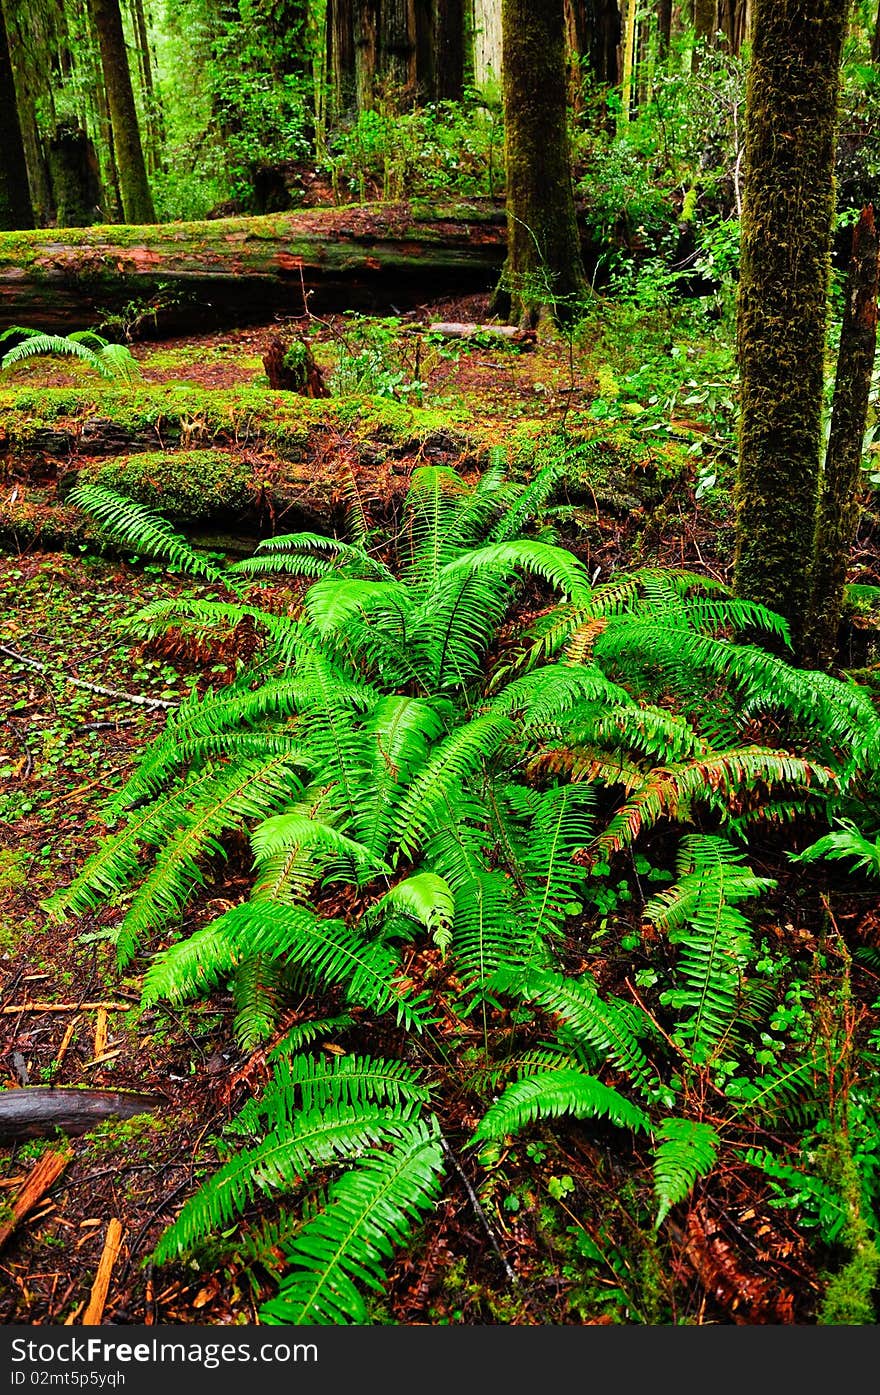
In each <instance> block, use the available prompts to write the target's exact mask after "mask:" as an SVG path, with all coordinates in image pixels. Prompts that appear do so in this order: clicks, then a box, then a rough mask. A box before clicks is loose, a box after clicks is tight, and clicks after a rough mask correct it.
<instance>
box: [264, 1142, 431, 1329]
mask: <svg viewBox="0 0 880 1395" xmlns="http://www.w3.org/2000/svg"><path fill="white" fill-rule="evenodd" d="M442 1169H443V1151H442V1148H441V1145H440V1136H439V1131H438V1128H437V1125H436V1123H435V1122H431V1123H426V1122H418V1123H413V1124H411V1125H410V1126H409V1127H407V1128H406V1129H404V1130H402V1131H401V1136H400V1138H399V1139H398V1140H396V1141H395V1142H394V1143H392V1144H391V1145H390V1147H389V1148H388V1150H387V1151H379V1150H373V1151H370V1152H367V1153H366V1154H365V1155H364V1156H363V1158H362V1159H361V1161H360V1164H359V1166H358V1167H357V1168H356V1169H353V1170H352V1171H350V1172H347V1173H346V1174H345V1175H344V1176H343V1177H342V1178H340V1179H339V1181H337V1182H336V1183H334V1184H333V1185H332V1186H331V1188H330V1192H329V1195H328V1199H327V1204H326V1206H325V1208H324V1209H323V1210H322V1211H321V1213H320V1214H319V1215H317V1216H315V1217H314V1218H313V1219H311V1220H309V1221H307V1222H306V1223H305V1224H304V1225H303V1226H302V1228H301V1229H300V1231H299V1233H298V1234H297V1236H296V1238H295V1239H294V1240H293V1241H292V1243H291V1244H290V1245H289V1246H288V1248H287V1254H286V1258H287V1261H288V1263H289V1264H290V1265H291V1266H292V1267H291V1272H290V1273H288V1274H287V1275H286V1277H285V1278H284V1279H283V1280H282V1283H281V1286H280V1288H279V1291H278V1295H277V1297H275V1298H272V1299H270V1300H269V1301H268V1303H264V1304H263V1306H262V1308H261V1309H260V1318H261V1320H262V1321H264V1322H268V1323H279V1324H287V1323H290V1324H294V1325H302V1324H311V1323H316V1324H339V1323H345V1322H354V1323H358V1322H363V1321H364V1320H365V1319H366V1306H365V1304H364V1301H363V1298H362V1296H361V1294H360V1292H359V1291H358V1288H357V1287H356V1282H358V1283H361V1284H366V1285H367V1286H368V1287H370V1288H374V1289H379V1288H381V1286H382V1278H383V1275H384V1266H385V1263H386V1261H387V1260H388V1258H390V1256H391V1254H392V1251H393V1248H394V1246H395V1245H400V1244H403V1243H404V1242H405V1241H406V1240H408V1239H409V1237H410V1235H411V1234H412V1229H413V1226H414V1224H416V1223H418V1222H419V1221H420V1220H421V1218H422V1215H423V1213H424V1212H426V1211H427V1210H429V1209H430V1208H431V1207H432V1206H433V1205H434V1204H435V1203H436V1200H437V1196H438V1191H439V1178H440V1175H441V1173H442Z"/></svg>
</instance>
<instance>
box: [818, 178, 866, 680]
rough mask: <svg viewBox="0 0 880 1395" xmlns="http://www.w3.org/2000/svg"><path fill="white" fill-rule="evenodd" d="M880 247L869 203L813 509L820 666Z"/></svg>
mask: <svg viewBox="0 0 880 1395" xmlns="http://www.w3.org/2000/svg"><path fill="white" fill-rule="evenodd" d="M878 250H880V242H878V237H877V229H876V227H875V224H874V209H873V207H872V206H871V205H870V204H869V205H868V207H867V208H863V209H862V212H861V216H860V218H859V221H858V222H857V223H856V225H855V227H854V229H853V244H852V258H851V261H850V264H849V272H848V275H847V285H846V304H845V306H844V311H843V324H842V326H841V331H840V348H839V350H838V354H837V374H836V377H835V380H834V400H833V403H832V407H831V431H830V434H829V437H828V449H827V451H826V454H825V470H824V473H823V477H822V486H821V489H820V492H819V508H818V512H817V517H816V539H815V544H814V551H813V570H812V575H811V578H810V581H811V595H810V609H809V615H808V618H807V625H806V644H805V648H806V651H807V653H808V655H809V658H810V660H811V661H812V662H813V663H815V664H817V665H818V666H819V667H821V668H830V667H831V665H832V663H833V660H834V655H835V649H836V640H837V632H838V630H839V628H840V619H841V614H842V611H843V593H844V586H845V583H846V569H847V562H848V561H849V554H850V549H851V548H852V544H853V540H854V538H855V535H856V528H857V526H858V519H859V479H860V476H861V466H862V440H863V438H864V434H865V426H866V423H867V419H868V398H869V396H870V392H871V372H872V369H873V367H874V352H875V350H876V347H877V289H878V271H880V267H878Z"/></svg>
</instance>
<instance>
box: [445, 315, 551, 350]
mask: <svg viewBox="0 0 880 1395" xmlns="http://www.w3.org/2000/svg"><path fill="white" fill-rule="evenodd" d="M427 332H428V334H436V335H438V336H439V338H441V339H480V340H484V339H503V340H505V341H506V342H507V343H509V344H518V345H519V346H520V347H521V348H532V347H533V346H534V345H535V344H537V342H538V335H537V332H536V331H535V330H534V329H520V328H519V327H518V326H517V325H477V324H459V323H458V322H457V321H453V320H449V321H446V320H438V321H436V322H435V323H434V324H429V325H428V326H427Z"/></svg>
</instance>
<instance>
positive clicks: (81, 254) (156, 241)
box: [0, 200, 506, 334]
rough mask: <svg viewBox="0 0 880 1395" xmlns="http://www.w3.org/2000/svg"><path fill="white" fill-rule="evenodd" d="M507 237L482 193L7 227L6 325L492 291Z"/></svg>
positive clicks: (164, 325)
mask: <svg viewBox="0 0 880 1395" xmlns="http://www.w3.org/2000/svg"><path fill="white" fill-rule="evenodd" d="M505 244H506V238H505V223H504V210H503V207H502V206H501V205H500V204H496V203H494V202H492V201H489V200H482V201H476V202H474V203H473V204H468V205H457V206H454V207H453V206H450V207H435V206H426V205H417V204H410V203H387V204H375V205H362V206H357V207H354V206H352V207H344V208H333V209H310V210H307V211H303V212H300V213H287V214H271V215H267V216H264V217H257V218H226V219H217V220H215V221H207V222H199V223H166V224H161V225H151V226H143V227H130V226H106V227H105V226H97V227H92V228H63V229H59V228H55V229H51V230H47V229H42V230H37V231H35V232H26V233H3V234H0V327H2V328H8V327H9V326H11V325H16V324H23V325H28V326H33V327H34V328H38V329H41V330H47V331H52V332H59V331H61V332H66V331H68V330H71V329H74V328H82V327H83V326H85V325H94V324H99V323H101V322H102V321H104V320H105V319H106V317H107V316H113V315H117V316H120V315H123V314H127V315H128V317H129V319H132V318H137V319H138V320H139V322H140V329H139V332H140V333H143V334H148V333H151V332H152V333H157V334H158V333H168V332H173V331H174V330H176V329H178V328H190V329H191V328H192V327H194V326H197V327H200V328H201V327H209V326H214V327H216V326H226V325H232V324H246V323H256V322H260V321H263V320H266V319H267V318H270V317H272V316H274V315H302V314H304V312H305V302H304V298H306V299H307V304H308V307H309V309H311V310H314V311H316V312H317V313H322V312H326V311H331V310H339V309H355V310H364V311H372V312H377V311H378V312H385V313H391V312H393V311H396V310H400V309H402V308H404V307H406V306H408V305H409V306H411V305H413V304H418V303H421V302H424V301H425V300H427V299H430V298H431V297H432V296H435V295H437V294H441V293H444V292H447V293H448V292H455V293H464V292H472V291H480V290H487V289H488V288H489V287H490V286H492V285H493V284H494V282H495V281H496V280H497V277H498V270H499V268H500V266H501V265H502V263H503V261H504V256H505V250H506V248H505ZM133 304H134V309H133Z"/></svg>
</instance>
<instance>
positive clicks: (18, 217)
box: [0, 7, 34, 232]
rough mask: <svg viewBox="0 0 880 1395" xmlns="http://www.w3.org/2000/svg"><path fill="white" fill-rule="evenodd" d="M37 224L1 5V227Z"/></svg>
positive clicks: (10, 227)
mask: <svg viewBox="0 0 880 1395" xmlns="http://www.w3.org/2000/svg"><path fill="white" fill-rule="evenodd" d="M33 226H34V210H33V208H32V207H31V193H30V187H29V185H28V178H27V166H26V165H25V159H24V142H23V141H22V138H21V122H20V120H19V116H18V105H17V103H16V98H15V85H14V83H13V79H12V63H11V61H10V58H9V39H8V37H7V33H6V20H5V17H4V15H3V10H2V7H0V228H2V229H4V230H6V231H10V232H12V231H14V230H15V229H17V228H32V227H33Z"/></svg>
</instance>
